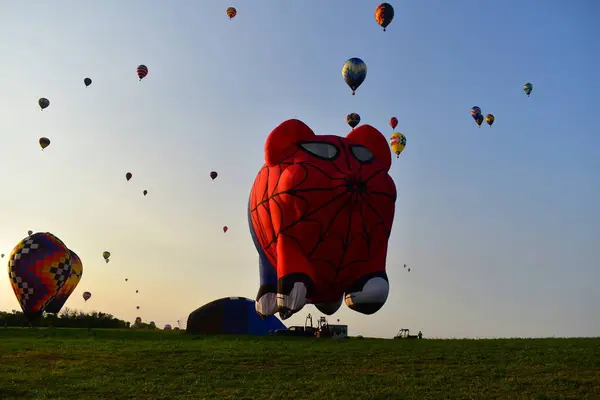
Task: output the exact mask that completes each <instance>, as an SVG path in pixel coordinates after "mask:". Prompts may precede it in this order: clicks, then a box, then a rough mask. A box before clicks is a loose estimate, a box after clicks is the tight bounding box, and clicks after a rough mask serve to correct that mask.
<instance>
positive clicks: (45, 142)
mask: <svg viewBox="0 0 600 400" xmlns="http://www.w3.org/2000/svg"><path fill="white" fill-rule="evenodd" d="M39 143H40V147H41V148H42V150H44V149H45V148H46V147H48V146H50V139H48V138H47V137H41V138H40V140H39Z"/></svg>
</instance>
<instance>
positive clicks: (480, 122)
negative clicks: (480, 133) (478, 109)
mask: <svg viewBox="0 0 600 400" xmlns="http://www.w3.org/2000/svg"><path fill="white" fill-rule="evenodd" d="M475 123H476V124H477V125H479V127H480V128H481V124H482V123H483V115H481V114H479V116H478V117H477V119H476V120H475Z"/></svg>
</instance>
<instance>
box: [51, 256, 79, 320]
mask: <svg viewBox="0 0 600 400" xmlns="http://www.w3.org/2000/svg"><path fill="white" fill-rule="evenodd" d="M69 253H70V255H71V275H69V278H68V279H67V281H66V282H65V284H64V285H63V287H62V288H60V290H59V291H58V293H57V295H56V297H55V298H54V300H52V301H51V302H50V303H48V305H47V306H46V309H45V310H44V311H46V312H47V313H52V314H58V313H59V312H60V310H61V309H62V308H63V306H64V305H65V303H66V302H67V300H68V299H69V297H70V296H71V294H72V293H73V291H74V290H75V288H76V287H77V285H78V284H79V281H81V277H82V276H83V263H82V262H81V259H80V258H79V256H78V255H77V254H76V253H75V252H74V251H73V250H69Z"/></svg>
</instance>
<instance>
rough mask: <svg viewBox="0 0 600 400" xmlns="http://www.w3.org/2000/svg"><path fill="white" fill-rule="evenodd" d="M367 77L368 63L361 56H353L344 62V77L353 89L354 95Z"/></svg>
mask: <svg viewBox="0 0 600 400" xmlns="http://www.w3.org/2000/svg"><path fill="white" fill-rule="evenodd" d="M366 77H367V64H365V62H364V61H363V60H361V59H360V58H356V57H353V58H351V59H349V60H348V61H346V62H345V63H344V66H343V67H342V78H344V82H346V85H348V86H349V87H350V89H352V95H354V94H355V93H356V89H358V87H359V86H360V85H362V83H363V82H364V81H365V78H366Z"/></svg>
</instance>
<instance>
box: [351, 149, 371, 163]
mask: <svg viewBox="0 0 600 400" xmlns="http://www.w3.org/2000/svg"><path fill="white" fill-rule="evenodd" d="M350 150H351V151H352V154H353V155H354V157H356V159H357V160H358V161H360V162H363V163H368V162H371V161H373V158H374V156H373V153H371V152H370V151H369V149H367V148H366V147H364V146H350Z"/></svg>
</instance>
